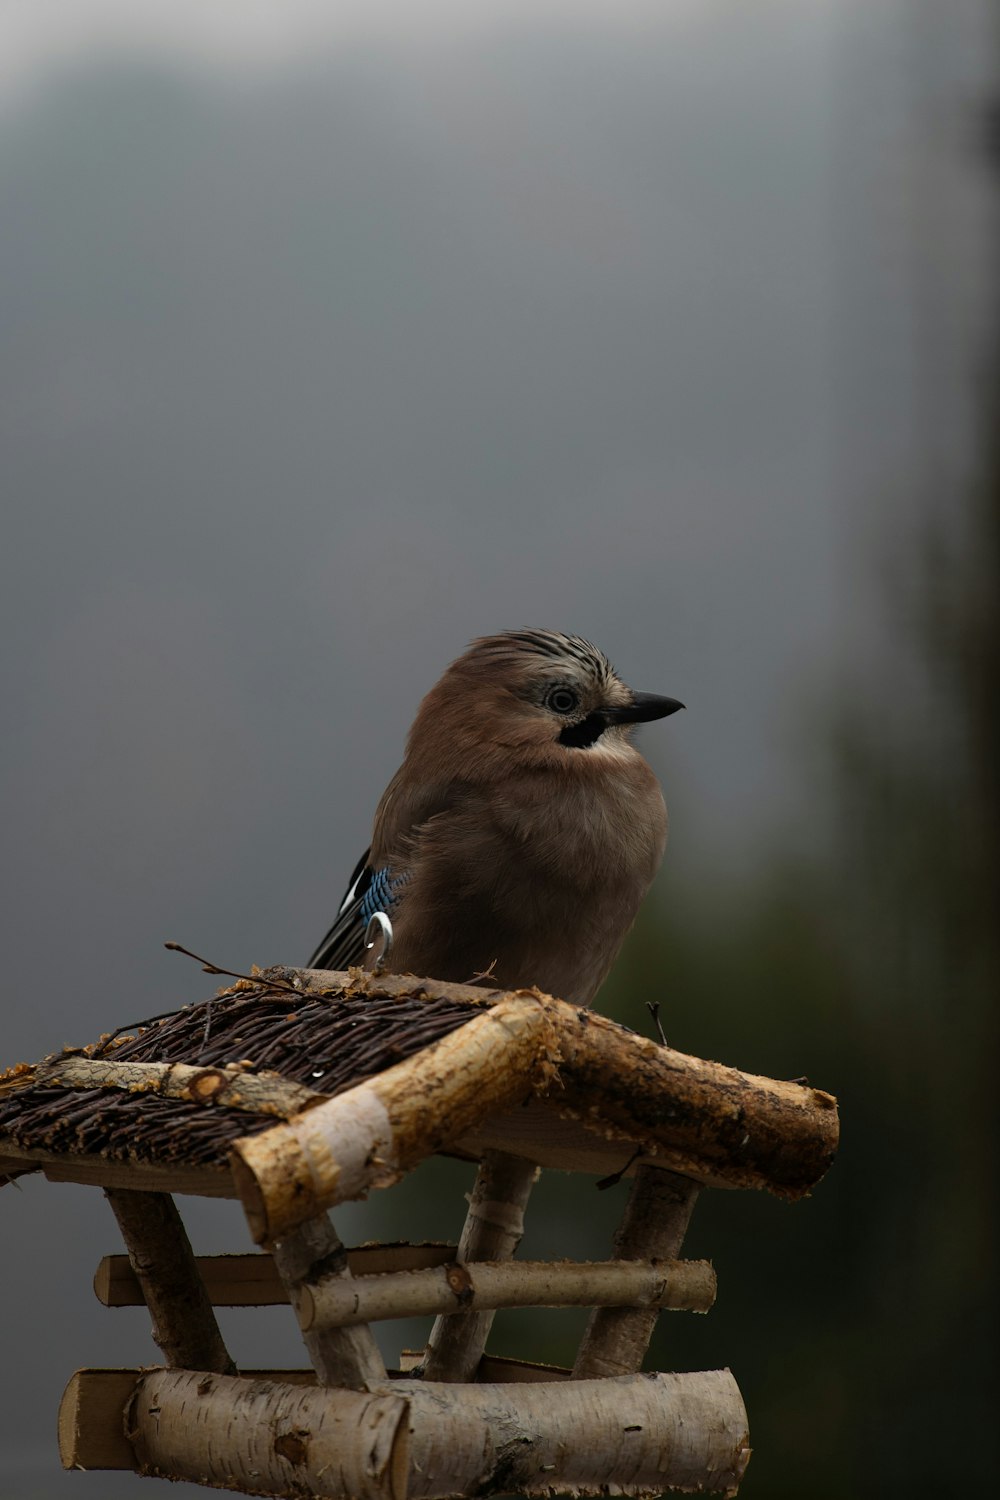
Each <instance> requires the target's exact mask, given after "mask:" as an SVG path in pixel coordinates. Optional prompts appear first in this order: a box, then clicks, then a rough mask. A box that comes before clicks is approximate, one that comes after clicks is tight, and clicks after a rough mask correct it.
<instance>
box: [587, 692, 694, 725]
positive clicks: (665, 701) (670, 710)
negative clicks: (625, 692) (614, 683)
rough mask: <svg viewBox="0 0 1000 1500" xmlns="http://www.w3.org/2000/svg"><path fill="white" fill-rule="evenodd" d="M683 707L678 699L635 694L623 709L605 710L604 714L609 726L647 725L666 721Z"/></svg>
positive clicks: (651, 694)
mask: <svg viewBox="0 0 1000 1500" xmlns="http://www.w3.org/2000/svg"><path fill="white" fill-rule="evenodd" d="M683 707H684V704H683V703H679V702H678V701H677V699H676V698H661V697H659V695H658V694H656V693H633V694H632V702H631V703H626V704H625V706H624V707H623V708H605V709H603V710H602V712H603V715H604V718H605V719H606V720H607V721H608V723H609V724H646V723H648V722H649V720H650V719H665V718H666V717H667V715H668V714H675V713H676V712H677V710H678V709H679V708H683Z"/></svg>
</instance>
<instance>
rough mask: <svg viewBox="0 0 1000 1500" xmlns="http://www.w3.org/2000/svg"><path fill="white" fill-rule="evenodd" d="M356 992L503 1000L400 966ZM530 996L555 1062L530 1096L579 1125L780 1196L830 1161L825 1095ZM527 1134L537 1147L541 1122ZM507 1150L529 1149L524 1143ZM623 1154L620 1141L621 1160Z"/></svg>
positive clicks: (309, 975)
mask: <svg viewBox="0 0 1000 1500" xmlns="http://www.w3.org/2000/svg"><path fill="white" fill-rule="evenodd" d="M276 972H277V973H278V974H280V976H281V977H282V978H283V979H284V980H285V981H286V982H288V981H291V982H292V983H294V984H295V985H296V986H297V987H300V988H302V989H303V990H305V991H307V992H309V993H321V994H328V995H331V996H333V995H336V994H343V993H344V992H345V991H347V990H351V986H352V981H351V979H350V976H349V975H347V974H336V973H325V972H323V971H321V970H317V969H281V970H278V971H276ZM367 988H368V989H369V990H370V991H371V993H372V994H380V995H408V996H411V997H413V998H418V997H422V998H423V999H425V1000H426V1001H427V1002H428V1003H431V1004H432V1003H433V1002H434V1001H435V1000H439V999H440V1000H450V1001H465V1002H466V1003H467V1004H468V1005H469V1007H470V1009H474V1010H476V1011H481V1010H482V1009H483V1008H484V1007H485V1006H488V1005H491V1004H492V1005H494V1006H495V1005H497V1004H498V1003H499V1002H502V1001H504V999H505V998H507V997H506V996H505V992H504V991H502V990H492V991H490V990H480V989H478V988H476V987H474V986H472V985H466V984H448V983H444V982H442V981H438V980H434V979H415V978H413V977H412V976H411V975H406V974H403V975H399V974H384V975H381V976H379V978H378V979H373V978H370V979H369V980H368V984H367ZM352 993H353V990H352ZM540 1003H541V1004H542V1005H543V1006H544V1009H545V1012H546V1014H547V1016H548V1017H549V1020H550V1022H551V1025H552V1031H553V1035H554V1042H555V1046H556V1047H557V1048H558V1068H557V1069H553V1068H552V1067H551V1066H548V1067H547V1068H546V1069H541V1070H539V1072H538V1073H537V1074H536V1075H535V1078H534V1083H533V1090H532V1092H533V1093H534V1094H536V1095H542V1094H545V1095H546V1102H547V1103H548V1104H549V1105H550V1106H551V1108H552V1109H553V1111H556V1112H557V1113H558V1114H559V1115H561V1116H564V1117H575V1118H576V1119H577V1120H579V1121H580V1123H581V1125H582V1126H584V1127H585V1128H586V1129H587V1130H588V1131H592V1132H594V1133H596V1134H597V1135H605V1136H608V1137H612V1136H614V1137H616V1138H618V1139H621V1140H622V1141H624V1142H626V1143H628V1142H631V1143H633V1145H636V1146H642V1147H643V1149H644V1150H646V1151H648V1152H649V1154H650V1155H657V1156H662V1157H663V1158H664V1162H663V1164H664V1166H666V1167H669V1168H671V1169H672V1170H674V1171H677V1172H680V1173H683V1174H684V1175H685V1176H690V1177H695V1178H698V1179H699V1180H700V1181H705V1182H710V1183H714V1184H719V1185H721V1186H728V1187H739V1188H766V1189H767V1190H768V1191H770V1192H773V1193H777V1194H778V1195H779V1196H780V1197H783V1198H801V1197H802V1196H803V1195H804V1194H805V1193H808V1192H809V1190H810V1189H811V1188H812V1187H814V1186H815V1185H816V1183H817V1182H818V1181H819V1179H820V1178H821V1177H822V1176H823V1174H824V1172H826V1171H827V1169H828V1167H829V1166H830V1163H831V1162H832V1161H833V1158H834V1156H835V1154H836V1150H837V1141H838V1129H839V1127H838V1118H837V1101H836V1099H835V1098H834V1097H833V1095H832V1094H828V1093H825V1092H824V1091H823V1090H822V1089H817V1088H813V1087H811V1086H810V1085H809V1084H802V1083H792V1082H786V1081H784V1080H781V1079H774V1078H763V1077H759V1076H757V1075H756V1074H753V1073H744V1072H741V1071H740V1069H738V1068H731V1067H727V1066H726V1065H725V1064H723V1063H717V1062H710V1061H707V1060H704V1059H702V1058H698V1057H690V1056H688V1055H687V1054H686V1053H684V1052H675V1051H674V1049H673V1048H672V1047H664V1046H661V1044H660V1043H659V1042H654V1041H653V1040H652V1038H651V1037H642V1036H636V1035H635V1033H634V1032H630V1031H628V1030H626V1028H625V1027H624V1026H619V1025H618V1024H617V1023H616V1022H614V1021H611V1020H609V1019H608V1017H607V1016H602V1015H599V1014H598V1013H597V1012H596V1011H592V1010H581V1009H580V1008H579V1007H578V1006H572V1005H567V1004H566V1003H565V1001H562V1000H554V999H552V998H551V997H549V996H540ZM636 1007H637V1009H638V1008H639V999H638V997H637V999H636ZM551 1055H552V1054H551V1053H550V1054H549V1057H551ZM483 1113H485V1111H483V1112H481V1114H483ZM538 1140H539V1142H540V1143H542V1144H543V1145H544V1142H545V1134H544V1130H543V1129H540V1130H539V1132H538ZM490 1144H492V1145H499V1146H500V1147H501V1148H504V1146H505V1141H504V1140H503V1138H502V1136H500V1137H498V1136H497V1135H496V1133H494V1134H493V1136H492V1138H491V1142H490ZM511 1149H515V1148H514V1147H513V1146H512V1147H511ZM516 1149H517V1150H518V1153H519V1154H521V1155H525V1156H528V1155H530V1150H529V1149H522V1148H521V1147H520V1146H518V1147H517V1148H516ZM628 1155H629V1151H628V1149H627V1145H626V1149H625V1151H624V1152H623V1160H624V1159H627V1158H628ZM601 1170H606V1168H602V1169H601Z"/></svg>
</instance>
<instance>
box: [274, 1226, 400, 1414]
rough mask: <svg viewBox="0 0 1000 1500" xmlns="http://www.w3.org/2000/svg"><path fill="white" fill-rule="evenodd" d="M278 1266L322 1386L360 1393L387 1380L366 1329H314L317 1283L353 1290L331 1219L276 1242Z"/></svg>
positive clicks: (294, 1230)
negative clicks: (315, 1288) (314, 1297)
mask: <svg viewBox="0 0 1000 1500" xmlns="http://www.w3.org/2000/svg"><path fill="white" fill-rule="evenodd" d="M274 1264H275V1266H276V1268H277V1271H278V1275H279V1276H280V1277H281V1280H282V1282H283V1283H284V1285H285V1290H286V1291H287V1293H288V1299H289V1301H290V1302H291V1304H292V1307H293V1309H294V1311H295V1315H296V1317H297V1318H298V1320H299V1327H300V1328H301V1330H302V1338H303V1342H304V1343H305V1346H306V1349H307V1351H308V1354H309V1358H310V1360H311V1361H312V1366H313V1369H314V1370H315V1371H316V1378H317V1379H318V1380H319V1382H320V1384H321V1385H338V1386H352V1387H354V1388H355V1389H357V1390H362V1389H364V1387H365V1386H369V1385H372V1384H374V1383H376V1382H377V1381H379V1380H384V1379H385V1365H384V1364H383V1363H382V1356H381V1354H380V1353H379V1348H378V1345H377V1344H376V1342H375V1337H374V1335H373V1333H372V1331H371V1329H370V1328H369V1327H368V1326H367V1324H364V1325H363V1326H359V1327H354V1328H345V1327H340V1328H331V1327H329V1326H327V1327H316V1326H314V1321H313V1318H312V1311H313V1306H314V1304H313V1297H312V1292H313V1288H314V1286H315V1285H316V1283H317V1282H318V1281H319V1279H320V1278H321V1277H322V1278H323V1279H324V1280H325V1281H327V1282H328V1283H329V1284H330V1285H331V1286H342V1287H346V1288H350V1287H351V1286H352V1285H353V1284H354V1278H353V1276H352V1275H351V1269H350V1265H349V1262H348V1258H347V1251H346V1250H345V1249H344V1246H343V1245H342V1244H341V1242H340V1239H339V1237H338V1235H337V1232H336V1230H335V1229H334V1227H333V1225H332V1224H331V1222H330V1220H329V1218H328V1216H327V1215H326V1214H320V1215H319V1216H318V1217H317V1218H315V1219H310V1220H309V1221H308V1222H307V1223H305V1224H300V1225H299V1226H298V1228H296V1229H292V1230H290V1231H289V1233H288V1235H287V1236H286V1237H285V1238H284V1239H281V1240H278V1241H277V1242H276V1243H275V1246H274Z"/></svg>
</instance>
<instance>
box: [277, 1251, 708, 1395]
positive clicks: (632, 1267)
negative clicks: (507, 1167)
mask: <svg viewBox="0 0 1000 1500" xmlns="http://www.w3.org/2000/svg"><path fill="white" fill-rule="evenodd" d="M300 1296H301V1298H302V1310H301V1312H300V1320H301V1324H302V1327H303V1329H307V1330H316V1329H318V1328H331V1329H332V1328H350V1327H354V1326H355V1325H356V1324H359V1323H368V1322H378V1321H379V1320H380V1319H383V1318H421V1317H426V1316H427V1315H428V1314H433V1313H440V1314H442V1315H448V1316H450V1318H451V1319H452V1320H454V1321H455V1322H457V1323H458V1324H459V1325H460V1326H461V1325H463V1324H464V1322H465V1319H466V1317H467V1316H468V1312H472V1311H475V1310H478V1309H481V1308H484V1309H490V1310H495V1309H497V1308H500V1307H594V1306H598V1305H599V1306H603V1307H608V1308H612V1307H613V1308H616V1309H617V1308H626V1309H627V1308H636V1309H640V1310H641V1309H652V1310H653V1311H652V1314H651V1316H653V1317H655V1315H656V1312H657V1311H659V1309H660V1308H672V1309H674V1310H678V1311H685V1312H701V1313H704V1312H708V1310H709V1308H710V1307H711V1306H712V1303H713V1302H714V1301H715V1272H714V1271H713V1270H712V1267H711V1266H710V1264H709V1263H708V1261H707V1260H669V1261H659V1262H654V1261H640V1260H635V1261H622V1262H618V1261H613V1260H609V1261H580V1262H576V1263H573V1262H570V1261H540V1260H536V1261H523V1260H522V1261H468V1262H452V1264H450V1265H447V1266H440V1267H438V1268H436V1269H434V1270H427V1271H400V1272H397V1273H396V1274H395V1275H388V1276H362V1277H353V1278H346V1277H344V1278H338V1277H324V1279H323V1280H322V1281H320V1282H317V1283H316V1284H315V1285H314V1286H313V1287H311V1288H309V1289H306V1288H305V1287H303V1288H302V1291H301V1293H300ZM478 1363H479V1355H477V1356H476V1365H478ZM616 1373H618V1374H624V1373H625V1372H624V1371H617V1372H616ZM474 1374H475V1368H473V1370H472V1372H471V1374H470V1375H465V1374H462V1375H459V1376H456V1377H454V1378H456V1379H471V1378H472V1375H474ZM424 1378H425V1379H427V1378H428V1376H427V1371H426V1369H425V1371H424ZM438 1378H440V1379H444V1378H446V1377H444V1376H441V1377H438Z"/></svg>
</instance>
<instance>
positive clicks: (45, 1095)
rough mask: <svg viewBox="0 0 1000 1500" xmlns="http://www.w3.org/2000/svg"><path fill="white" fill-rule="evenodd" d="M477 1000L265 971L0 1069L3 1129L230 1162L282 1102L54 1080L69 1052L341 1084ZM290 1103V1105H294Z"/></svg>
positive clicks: (337, 1088)
mask: <svg viewBox="0 0 1000 1500" xmlns="http://www.w3.org/2000/svg"><path fill="white" fill-rule="evenodd" d="M477 1010H478V1007H477V1006H476V1005H474V1004H469V1003H468V1002H457V1001H454V1000H447V999H416V998H412V997H410V996H406V995H391V994H379V993H378V992H377V991H376V992H375V993H372V992H369V991H366V992H364V993H358V994H343V993H339V994H337V995H334V996H332V997H330V996H325V995H316V994H309V995H307V994H303V993H302V992H300V991H298V990H296V989H294V988H293V987H292V986H291V985H290V984H289V983H287V982H286V981H285V980H284V979H282V978H280V977H278V976H274V977H273V978H270V979H269V978H268V976H267V975H266V974H262V975H261V977H260V979H259V981H257V982H254V983H249V982H247V981H245V980H244V981H240V983H239V984H237V985H236V986H234V987H233V988H232V989H228V990H224V991H222V993H221V994H218V995H215V996H213V997H212V998H211V999H208V1000H204V1001H201V1002H200V1003H198V1004H193V1005H186V1006H184V1007H183V1009H181V1010H178V1011H174V1012H173V1013H172V1014H170V1015H166V1016H162V1017H159V1018H155V1019H153V1020H151V1021H150V1022H148V1023H146V1024H139V1025H134V1024H132V1025H129V1026H126V1027H124V1028H122V1029H121V1030H119V1031H116V1032H110V1033H107V1034H106V1035H104V1036H103V1037H101V1039H100V1040H99V1041H97V1042H94V1043H92V1044H91V1045H90V1046H86V1047H67V1048H65V1049H64V1050H63V1051H62V1052H61V1053H55V1054H53V1055H52V1056H50V1057H47V1058H45V1059H44V1060H43V1061H42V1062H41V1063H39V1064H37V1065H36V1066H34V1067H30V1068H28V1067H25V1066H24V1065H23V1064H22V1065H20V1066H19V1067H18V1068H14V1069H11V1070H10V1071H9V1072H8V1073H6V1074H2V1075H0V1136H5V1137H6V1138H7V1139H8V1140H10V1141H12V1142H13V1143H15V1144H16V1145H18V1146H19V1147H22V1148H24V1149H28V1150H30V1149H44V1150H47V1151H56V1152H69V1153H81V1152H82V1153H87V1154H95V1155H100V1156H104V1157H107V1158H110V1159H112V1160H121V1161H125V1160H136V1159H139V1160H149V1161H153V1160H155V1161H159V1162H169V1161H183V1162H185V1163H187V1164H189V1165H197V1166H221V1165H223V1164H224V1163H225V1160H226V1155H227V1152H228V1149H229V1146H230V1145H231V1143H232V1142H233V1141H234V1140H237V1139H238V1138H239V1137H240V1136H244V1135H253V1134H255V1133H256V1132H257V1131H260V1130H266V1129H267V1128H268V1127H269V1126H271V1125H274V1124H275V1111H274V1109H273V1108H269V1109H268V1110H267V1111H266V1112H264V1111H261V1112H255V1111H253V1110H252V1109H247V1108H241V1109H240V1110H238V1111H237V1110H235V1109H207V1108H206V1107H205V1104H204V1103H202V1102H194V1101H192V1100H189V1099H183V1098H174V1097H164V1096H162V1095H161V1094H158V1093H153V1092H151V1091H149V1090H147V1089H143V1088H136V1089H135V1090H134V1091H123V1090H122V1089H116V1088H109V1087H98V1088H81V1087H79V1086H78V1085H77V1086H68V1085H67V1084H66V1083H65V1082H61V1081H56V1079H54V1078H53V1075H54V1074H58V1072H59V1071H60V1065H61V1064H63V1063H65V1061H66V1059H67V1058H72V1057H81V1058H89V1059H94V1060H97V1059H107V1060H113V1061H114V1062H116V1063H123V1062H144V1063H153V1062H156V1063H185V1064H191V1065H193V1066H195V1067H198V1068H203V1069H209V1068H220V1067H224V1066H225V1065H227V1064H241V1065H243V1066H244V1067H245V1069H246V1071H247V1072H254V1073H259V1072H263V1071H267V1072H269V1073H275V1074H279V1075H280V1076H281V1077H282V1078H284V1079H286V1080H288V1081H290V1082H293V1083H298V1084H302V1085H304V1086H305V1087H306V1088H308V1090H309V1091H310V1093H311V1094H312V1095H331V1096H332V1095H334V1094H339V1093H342V1092H343V1091H344V1090H345V1089H349V1088H351V1087H353V1086H354V1085H355V1084H357V1083H360V1082H362V1081H363V1080H364V1079H366V1078H370V1077H372V1076H373V1075H374V1074H376V1073H381V1072H382V1071H384V1069H386V1068H388V1067H391V1066H392V1065H393V1064H394V1063H398V1062H402V1061H403V1060H404V1059H405V1058H408V1057H411V1056H412V1055H413V1054H414V1053H415V1052H419V1051H421V1050H422V1049H423V1048H424V1047H427V1046H429V1045H430V1044H431V1043H432V1042H436V1041H438V1040H439V1039H440V1038H441V1037H443V1036H446V1035H447V1034H448V1033H449V1032H450V1031H454V1030H455V1028H456V1027H458V1026H461V1025H463V1024H464V1022H466V1021H468V1020H469V1019H470V1018H471V1017H472V1016H474V1015H475V1014H476V1013H477ZM293 1112H294V1111H293V1110H291V1109H290V1110H289V1111H288V1113H289V1114H291V1113H293Z"/></svg>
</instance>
